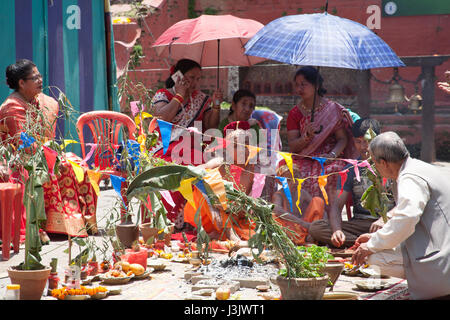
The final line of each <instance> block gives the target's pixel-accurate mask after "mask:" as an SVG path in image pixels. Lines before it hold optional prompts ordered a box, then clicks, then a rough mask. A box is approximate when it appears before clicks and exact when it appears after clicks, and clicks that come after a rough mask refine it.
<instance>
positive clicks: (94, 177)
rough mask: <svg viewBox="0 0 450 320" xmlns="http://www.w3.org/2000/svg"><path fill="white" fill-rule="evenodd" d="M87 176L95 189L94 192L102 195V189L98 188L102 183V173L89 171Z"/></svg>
mask: <svg viewBox="0 0 450 320" xmlns="http://www.w3.org/2000/svg"><path fill="white" fill-rule="evenodd" d="M87 175H88V177H89V182H90V183H91V185H92V188H94V191H95V193H96V194H97V195H99V193H100V187H99V186H98V182H99V181H100V177H101V176H102V174H101V172H98V171H93V170H88V171H87Z"/></svg>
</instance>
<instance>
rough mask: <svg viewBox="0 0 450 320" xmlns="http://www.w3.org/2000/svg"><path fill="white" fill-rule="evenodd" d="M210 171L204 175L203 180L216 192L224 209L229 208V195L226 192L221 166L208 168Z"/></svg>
mask: <svg viewBox="0 0 450 320" xmlns="http://www.w3.org/2000/svg"><path fill="white" fill-rule="evenodd" d="M206 171H207V172H208V173H207V174H206V175H205V176H204V177H203V180H204V181H205V182H206V183H207V184H208V185H209V186H210V188H211V190H212V191H213V192H214V194H215V195H216V196H217V197H218V198H219V201H220V203H221V205H222V208H223V209H224V210H226V209H227V196H226V192H225V185H224V184H223V180H222V175H221V174H220V171H219V168H215V169H211V170H206Z"/></svg>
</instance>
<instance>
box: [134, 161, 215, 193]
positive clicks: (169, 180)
mask: <svg viewBox="0 0 450 320" xmlns="http://www.w3.org/2000/svg"><path fill="white" fill-rule="evenodd" d="M205 174H206V172H205V171H204V170H203V169H201V168H196V167H191V166H180V165H167V166H161V167H155V168H151V169H148V170H146V171H144V172H142V173H141V174H139V175H138V176H136V177H135V178H134V179H133V180H132V181H131V183H130V185H129V186H128V189H127V197H128V198H129V199H131V198H133V197H138V196H142V195H147V194H149V193H150V192H155V191H159V190H176V189H178V187H179V186H180V182H181V180H183V179H188V178H194V177H195V178H201V177H203V176H204V175H205Z"/></svg>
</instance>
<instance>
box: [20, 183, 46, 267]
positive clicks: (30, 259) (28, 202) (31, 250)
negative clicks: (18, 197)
mask: <svg viewBox="0 0 450 320" xmlns="http://www.w3.org/2000/svg"><path fill="white" fill-rule="evenodd" d="M35 179H36V178H35V177H34V176H33V175H31V176H30V177H29V179H28V181H27V182H26V185H25V195H24V205H25V210H26V213H27V224H26V238H25V262H24V263H23V264H22V270H39V269H43V268H45V267H44V265H42V264H41V263H40V261H41V260H42V258H41V256H40V255H39V252H40V251H41V248H42V243H41V239H40V237H39V228H40V226H41V224H42V223H43V222H45V221H46V219H47V217H46V215H45V208H44V189H43V188H42V186H37V185H36V180H35Z"/></svg>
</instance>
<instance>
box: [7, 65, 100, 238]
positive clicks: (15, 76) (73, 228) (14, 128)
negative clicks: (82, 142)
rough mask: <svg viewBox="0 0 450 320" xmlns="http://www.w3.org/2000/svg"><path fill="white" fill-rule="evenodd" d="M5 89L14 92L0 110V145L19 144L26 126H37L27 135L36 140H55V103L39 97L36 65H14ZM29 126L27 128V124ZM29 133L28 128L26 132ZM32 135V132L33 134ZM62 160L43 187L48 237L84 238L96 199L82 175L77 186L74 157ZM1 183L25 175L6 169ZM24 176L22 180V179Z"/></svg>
mask: <svg viewBox="0 0 450 320" xmlns="http://www.w3.org/2000/svg"><path fill="white" fill-rule="evenodd" d="M6 78H7V83H8V86H9V87H10V88H11V89H13V90H14V92H13V93H11V94H10V95H9V96H8V97H7V99H6V100H5V101H4V103H3V104H2V105H1V106H0V143H1V144H12V145H14V146H15V147H17V146H18V145H19V144H20V138H19V137H20V133H21V132H23V131H26V130H27V126H29V127H33V126H32V125H31V124H32V123H35V122H40V123H41V124H42V126H43V130H42V131H41V132H27V133H28V134H31V135H32V136H33V135H35V136H34V138H35V139H36V140H41V141H42V142H46V141H49V140H53V139H54V138H55V131H56V120H57V117H58V112H59V105H58V102H57V101H56V100H55V99H53V98H52V97H49V96H47V95H45V94H44V93H42V75H41V74H40V73H39V70H38V69H37V67H36V65H35V64H34V63H33V62H31V61H29V60H26V59H22V60H19V61H17V62H16V63H15V64H12V65H10V66H8V67H7V69H6ZM27 122H28V124H27ZM28 129H30V128H28ZM32 131H33V130H32ZM60 160H61V166H60V170H59V173H58V174H57V175H51V177H50V181H48V182H46V183H45V184H44V185H43V189H44V201H45V212H46V216H47V222H46V226H45V230H46V231H47V232H49V233H63V234H69V235H71V236H87V233H86V229H85V224H86V222H87V221H89V222H90V223H95V213H96V207H97V195H96V193H95V191H94V189H93V188H92V186H91V184H90V183H89V180H88V179H89V178H88V177H87V174H85V177H84V180H83V181H82V182H81V183H78V182H77V180H76V177H75V174H74V172H73V170H72V166H71V164H70V163H69V162H68V160H71V161H73V162H78V164H80V163H81V159H80V158H79V157H78V156H76V155H75V154H73V153H66V154H65V155H64V156H63V157H62V159H60ZM6 169H7V170H8V172H6V174H5V175H4V180H6V179H7V180H9V181H10V182H19V183H21V184H24V183H25V179H26V172H24V170H23V169H22V168H8V166H7V164H6ZM23 174H25V177H24V176H23ZM25 217H26V215H25V212H22V223H21V236H22V239H23V236H24V234H25Z"/></svg>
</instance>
